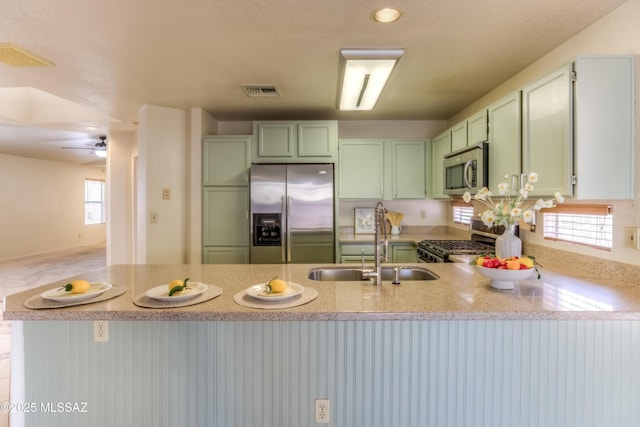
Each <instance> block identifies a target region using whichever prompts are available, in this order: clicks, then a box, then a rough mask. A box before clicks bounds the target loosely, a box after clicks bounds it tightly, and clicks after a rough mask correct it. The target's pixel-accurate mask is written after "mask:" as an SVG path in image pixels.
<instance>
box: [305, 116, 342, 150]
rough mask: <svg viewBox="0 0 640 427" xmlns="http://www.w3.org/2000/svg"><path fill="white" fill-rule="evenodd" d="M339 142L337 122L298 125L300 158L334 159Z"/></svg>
mask: <svg viewBox="0 0 640 427" xmlns="http://www.w3.org/2000/svg"><path fill="white" fill-rule="evenodd" d="M337 140H338V127H337V126H336V123H335V122H326V121H319V122H301V123H298V157H332V156H334V155H335V148H336V141H337Z"/></svg>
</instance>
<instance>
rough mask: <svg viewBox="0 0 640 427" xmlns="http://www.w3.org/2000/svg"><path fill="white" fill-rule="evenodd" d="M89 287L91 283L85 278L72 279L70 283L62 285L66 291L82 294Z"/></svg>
mask: <svg viewBox="0 0 640 427" xmlns="http://www.w3.org/2000/svg"><path fill="white" fill-rule="evenodd" d="M90 287H91V284H90V283H89V282H87V281H86V280H82V279H78V280H74V281H72V282H71V283H67V286H65V287H64V290H65V291H67V292H69V291H71V293H72V294H82V293H84V292H87V291H88V290H89V288H90Z"/></svg>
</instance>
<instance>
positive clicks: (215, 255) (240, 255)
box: [202, 246, 250, 264]
mask: <svg viewBox="0 0 640 427" xmlns="http://www.w3.org/2000/svg"><path fill="white" fill-rule="evenodd" d="M249 254H250V251H249V248H242V247H233V246H231V247H225V246H213V247H206V246H205V247H204V249H203V252H202V262H203V263H204V264H249V258H250V255H249Z"/></svg>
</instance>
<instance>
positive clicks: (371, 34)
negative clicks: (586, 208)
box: [0, 0, 623, 162]
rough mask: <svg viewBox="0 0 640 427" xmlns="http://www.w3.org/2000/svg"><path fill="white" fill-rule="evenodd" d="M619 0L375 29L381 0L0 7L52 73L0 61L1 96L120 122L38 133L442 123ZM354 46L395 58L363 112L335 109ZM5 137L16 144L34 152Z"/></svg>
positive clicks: (419, 0) (0, 27)
mask: <svg viewBox="0 0 640 427" xmlns="http://www.w3.org/2000/svg"><path fill="white" fill-rule="evenodd" d="M622 3H623V1H621V0H563V1H557V0H530V1H520V0H517V1H516V0H514V1H504V0H455V1H453V0H449V1H442V0H403V1H399V2H398V1H396V2H395V3H394V5H398V6H399V7H400V8H401V10H402V13H403V15H402V17H401V19H400V20H399V21H398V22H396V23H393V24H386V25H383V24H377V23H374V22H373V21H372V20H371V18H370V15H371V12H372V11H373V10H374V9H376V8H380V7H384V6H389V3H387V2H385V1H382V0H315V1H312V0H136V1H129V0H109V1H94V0H68V1H64V2H46V1H41V0H21V1H5V2H3V5H2V7H1V9H2V13H0V43H15V44H17V45H19V46H21V47H23V48H26V49H28V50H29V51H32V52H34V53H36V54H38V55H40V56H42V57H44V58H46V59H48V60H50V61H52V62H53V63H54V64H55V66H52V67H28V68H26V67H11V66H8V65H4V64H0V88H1V87H33V88H37V89H40V90H43V91H46V92H48V93H50V94H52V95H55V96H57V97H61V98H64V99H66V100H69V101H72V102H74V103H78V104H81V105H83V106H86V107H89V108H91V109H93V110H95V111H97V112H99V113H101V114H104V115H106V116H109V117H113V118H115V119H117V120H119V122H118V123H114V124H111V125H108V126H107V125H103V126H102V127H101V128H99V129H98V130H95V131H87V130H86V129H85V128H84V125H85V124H86V123H81V122H71V123H63V124H57V125H55V126H48V127H56V128H63V129H64V130H65V131H73V132H79V133H78V134H74V135H73V136H74V137H78V136H84V135H93V136H95V135H97V134H99V133H104V132H106V131H108V130H109V129H112V130H130V129H134V125H132V122H135V121H137V110H138V108H139V107H140V106H142V105H144V104H155V105H162V106H168V107H175V108H190V107H201V108H203V109H205V110H206V111H208V112H210V113H211V114H212V115H213V116H214V117H216V118H218V119H219V120H254V119H267V120H269V119H338V120H352V119H357V120H378V119H384V120H404V119H406V120H437V119H447V118H449V117H451V116H452V115H453V114H455V113H456V112H458V111H459V110H461V109H462V108H463V107H465V106H466V105H468V104H470V103H471V102H473V101H474V100H476V99H477V98H479V97H480V96H482V95H483V94H485V93H487V92H488V91H490V90H491V89H493V88H495V87H496V86H497V85H499V84H500V83H502V82H503V81H505V80H507V79H508V78H509V77H511V76H513V75H514V74H516V73H517V72H518V71H520V70H522V69H523V68H525V67H526V66H527V65H529V64H531V63H532V62H534V61H535V60H537V59H538V58H540V57H541V56H543V55H544V54H546V53H547V52H549V51H551V50H552V49H554V48H555V47H557V46H558V45H560V44H562V43H563V42H565V41H566V40H568V39H569V38H571V37H572V36H574V35H575V34H577V33H578V32H580V31H581V30H583V29H584V28H585V27H587V26H589V25H590V24H592V23H593V22H595V21H597V20H598V19H600V18H601V17H603V16H604V15H606V14H607V13H609V12H611V11H612V10H613V9H615V8H616V7H618V6H619V5H620V4H622ZM361 47H366V48H396V47H399V48H404V50H405V54H404V56H403V57H402V59H401V60H400V62H399V64H398V66H397V67H396V69H395V71H394V72H393V74H392V76H391V79H390V81H389V83H388V84H387V87H386V88H385V91H384V93H383V95H382V97H381V99H380V100H379V102H378V104H377V106H376V108H375V110H374V111H372V112H339V111H338V110H336V108H335V105H336V91H337V87H338V63H339V51H340V49H341V48H361ZM241 84H275V85H277V86H278V88H279V90H280V92H281V97H280V98H249V97H247V96H246V95H245V94H244V92H243V91H242V89H241V87H240V85H241ZM93 124H95V123H93ZM30 127H31V126H30ZM30 127H29V128H30ZM45 127H46V126H45ZM0 132H1V134H0V152H2V151H5V150H4V149H3V148H2V147H3V146H8V142H7V141H5V136H6V134H8V133H9V132H2V129H0ZM14 133H19V134H21V138H22V140H21V141H20V142H19V144H18V143H17V142H16V140H15V137H14V141H13V146H14V150H18V149H19V148H20V147H27V146H29V145H31V146H33V144H29V142H30V141H29V140H28V136H25V135H22V134H28V132H14ZM67 137H68V135H67ZM57 139H62V138H57ZM69 139H71V138H69ZM37 144H44V143H43V142H42V141H40V142H38V143H37ZM78 144H80V145H79V146H83V145H84V144H86V142H84V141H83V142H78ZM65 145H68V144H65ZM16 147H17V148H16ZM36 148H37V147H36ZM60 151H62V150H60ZM66 151H68V152H71V151H72V150H66ZM78 151H80V150H78ZM14 154H15V151H14ZM65 154H68V153H65ZM70 161H71V160H70ZM78 162H81V161H78Z"/></svg>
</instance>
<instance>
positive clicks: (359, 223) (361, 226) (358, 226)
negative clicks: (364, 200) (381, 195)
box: [353, 208, 376, 234]
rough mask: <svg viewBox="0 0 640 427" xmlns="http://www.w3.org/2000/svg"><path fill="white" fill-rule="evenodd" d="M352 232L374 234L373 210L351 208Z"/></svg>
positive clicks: (374, 215) (374, 218)
mask: <svg viewBox="0 0 640 427" xmlns="http://www.w3.org/2000/svg"><path fill="white" fill-rule="evenodd" d="M353 231H354V233H355V234H374V233H375V232H376V210H375V208H353Z"/></svg>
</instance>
